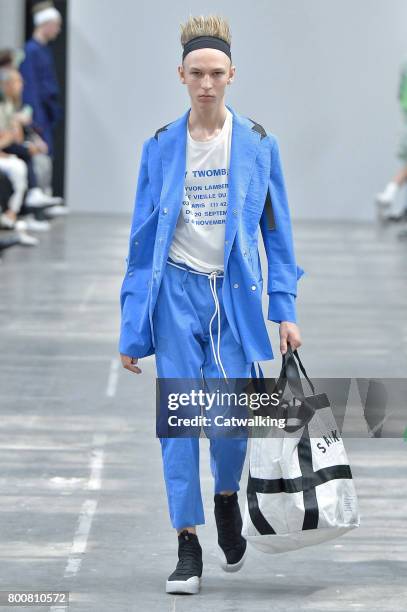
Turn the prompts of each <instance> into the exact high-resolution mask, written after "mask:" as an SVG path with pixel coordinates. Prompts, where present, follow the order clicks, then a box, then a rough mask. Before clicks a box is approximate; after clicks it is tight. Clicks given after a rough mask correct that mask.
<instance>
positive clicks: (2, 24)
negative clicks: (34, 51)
mask: <svg viewBox="0 0 407 612" xmlns="http://www.w3.org/2000/svg"><path fill="white" fill-rule="evenodd" d="M24 8H25V7H24V0H0V49H5V48H16V47H22V46H23V44H24Z"/></svg>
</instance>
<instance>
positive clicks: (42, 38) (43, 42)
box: [33, 30, 48, 45]
mask: <svg viewBox="0 0 407 612" xmlns="http://www.w3.org/2000/svg"><path fill="white" fill-rule="evenodd" d="M33 38H34V40H36V41H37V42H39V43H40V45H47V44H48V40H47V39H46V37H45V36H44V34H43V32H41V30H34V34H33Z"/></svg>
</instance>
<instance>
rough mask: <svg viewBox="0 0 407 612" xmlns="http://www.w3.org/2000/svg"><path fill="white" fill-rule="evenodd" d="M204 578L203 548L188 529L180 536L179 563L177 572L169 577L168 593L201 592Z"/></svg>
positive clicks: (192, 593)
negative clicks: (202, 577) (202, 578)
mask: <svg viewBox="0 0 407 612" xmlns="http://www.w3.org/2000/svg"><path fill="white" fill-rule="evenodd" d="M201 576H202V548H201V545H200V543H199V540H198V536H197V535H196V534H195V533H189V531H187V530H186V529H184V531H181V533H180V534H179V536H178V563H177V567H176V568H175V570H174V571H173V572H172V574H171V575H170V576H168V580H167V584H166V589H165V590H166V592H167V593H188V594H190V595H194V594H195V593H198V592H199V588H200V586H201Z"/></svg>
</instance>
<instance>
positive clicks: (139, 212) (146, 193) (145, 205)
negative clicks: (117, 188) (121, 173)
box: [129, 138, 154, 254]
mask: <svg viewBox="0 0 407 612" xmlns="http://www.w3.org/2000/svg"><path fill="white" fill-rule="evenodd" d="M150 143H151V138H147V140H145V141H144V143H143V149H142V152H141V160H140V165H139V173H138V179H137V188H136V197H135V201H134V208H133V217H132V221H131V232H130V245H129V247H131V240H132V237H133V234H134V233H135V232H136V231H137V230H138V228H139V227H140V226H141V225H142V224H143V223H144V221H145V220H146V219H147V217H148V216H149V215H150V213H151V212H152V211H153V210H154V202H153V198H152V194H151V188H150V181H149V178H148V153H149V148H150ZM130 250H131V249H129V254H130Z"/></svg>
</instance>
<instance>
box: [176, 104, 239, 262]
mask: <svg viewBox="0 0 407 612" xmlns="http://www.w3.org/2000/svg"><path fill="white" fill-rule="evenodd" d="M232 119H233V115H232V113H231V112H230V110H229V109H228V108H226V119H225V122H224V124H223V127H222V130H221V131H220V132H219V134H218V135H217V136H215V138H211V140H207V141H198V140H193V138H191V135H190V133H189V128H188V124H187V151H186V173H185V184H184V198H183V202H182V207H181V211H180V214H179V217H178V221H177V225H176V228H175V232H174V237H173V241H172V244H171V247H170V250H169V256H170V258H171V259H172V260H173V261H176V262H178V263H182V262H183V263H185V264H187V265H188V266H190V267H191V268H194V269H195V270H199V271H200V272H212V271H213V270H223V267H224V265H223V259H224V245H225V222H226V210H227V203H228V176H229V159H230V145H231V139H232Z"/></svg>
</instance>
